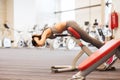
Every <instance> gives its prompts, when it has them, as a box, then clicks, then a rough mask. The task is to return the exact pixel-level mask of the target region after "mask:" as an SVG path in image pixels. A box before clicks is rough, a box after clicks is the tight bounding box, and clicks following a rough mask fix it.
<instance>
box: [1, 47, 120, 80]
mask: <svg viewBox="0 0 120 80" xmlns="http://www.w3.org/2000/svg"><path fill="white" fill-rule="evenodd" d="M78 52H79V49H74V50H66V49H56V50H51V49H50V48H32V49H29V48H19V49H18V48H1V49H0V80H68V79H69V78H71V77H72V75H74V74H75V73H77V72H78V71H73V72H62V73H52V72H51V69H50V67H51V66H53V65H70V64H71V62H72V60H73V58H74V56H75V55H76V54H77V53H78ZM86 57H87V56H85V55H84V56H82V57H81V58H80V60H79V61H78V63H77V64H79V63H80V62H81V61H82V60H83V59H84V58H86ZM113 66H115V67H116V71H93V72H92V73H91V74H89V75H88V76H87V78H86V80H120V61H119V60H118V61H117V62H116V63H115V64H114V65H113Z"/></svg>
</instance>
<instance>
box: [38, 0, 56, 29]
mask: <svg viewBox="0 0 120 80" xmlns="http://www.w3.org/2000/svg"><path fill="white" fill-rule="evenodd" d="M56 2H57V0H36V9H37V17H36V19H37V24H38V25H39V26H42V27H43V26H44V24H50V25H51V24H53V23H55V21H56V16H55V14H54V12H55V9H56Z"/></svg>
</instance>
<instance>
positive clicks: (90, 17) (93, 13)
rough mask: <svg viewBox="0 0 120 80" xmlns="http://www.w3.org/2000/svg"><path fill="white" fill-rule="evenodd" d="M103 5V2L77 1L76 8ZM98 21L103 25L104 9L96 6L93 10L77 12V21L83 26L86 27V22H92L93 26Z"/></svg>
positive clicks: (85, 9) (91, 0)
mask: <svg viewBox="0 0 120 80" xmlns="http://www.w3.org/2000/svg"><path fill="white" fill-rule="evenodd" d="M96 4H101V0H75V7H76V8H80V7H86V6H90V5H96ZM95 19H98V22H99V23H102V21H101V20H102V7H101V6H96V7H92V8H84V9H80V10H76V21H77V22H79V24H80V25H81V26H84V22H85V21H90V23H91V25H92V24H93V22H94V20H95Z"/></svg>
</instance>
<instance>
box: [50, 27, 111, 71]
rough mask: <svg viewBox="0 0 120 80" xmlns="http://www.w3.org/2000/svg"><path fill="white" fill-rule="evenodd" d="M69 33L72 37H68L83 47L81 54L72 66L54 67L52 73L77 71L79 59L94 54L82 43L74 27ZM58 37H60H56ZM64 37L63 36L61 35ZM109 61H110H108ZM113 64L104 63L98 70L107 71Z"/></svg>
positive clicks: (69, 29)
mask: <svg viewBox="0 0 120 80" xmlns="http://www.w3.org/2000/svg"><path fill="white" fill-rule="evenodd" d="M68 31H69V32H70V33H71V35H66V36H71V37H72V36H73V37H72V39H73V40H74V41H75V42H76V43H77V44H78V45H79V46H80V47H81V50H80V52H79V53H78V54H77V55H76V56H75V58H74V59H73V62H72V64H71V65H70V66H52V67H51V70H52V72H55V73H57V72H66V71H74V70H77V69H78V67H77V66H76V63H77V61H78V59H79V58H80V57H81V56H82V54H84V53H86V54H87V55H88V56H90V55H92V54H93V52H92V51H91V50H90V49H89V48H88V47H87V46H86V45H84V44H83V43H82V42H81V41H80V35H79V33H77V32H76V31H75V30H74V29H73V28H72V27H68ZM56 36H58V35H56ZM59 36H62V35H59ZM108 61H109V60H108ZM112 64H113V62H111V63H103V64H102V65H100V66H99V67H97V69H98V70H107V69H109V68H110V67H111V66H112Z"/></svg>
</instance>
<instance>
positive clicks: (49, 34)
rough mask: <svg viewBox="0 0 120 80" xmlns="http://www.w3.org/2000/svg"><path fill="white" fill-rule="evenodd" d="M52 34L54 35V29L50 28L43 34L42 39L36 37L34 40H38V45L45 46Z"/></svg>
mask: <svg viewBox="0 0 120 80" xmlns="http://www.w3.org/2000/svg"><path fill="white" fill-rule="evenodd" d="M51 35H52V31H51V29H50V28H48V29H46V30H45V31H44V32H43V34H42V35H41V39H39V38H38V37H34V40H35V41H36V43H37V44H38V46H43V45H44V44H45V41H46V39H47V38H48V37H50V36H51Z"/></svg>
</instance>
